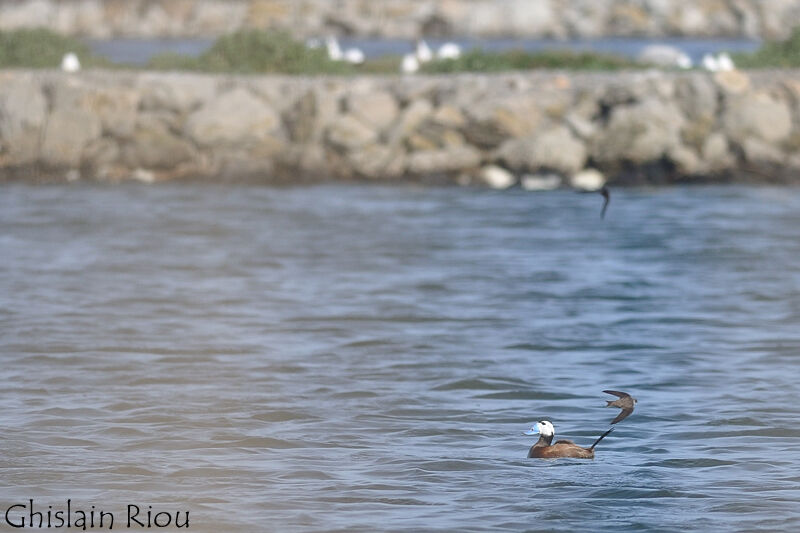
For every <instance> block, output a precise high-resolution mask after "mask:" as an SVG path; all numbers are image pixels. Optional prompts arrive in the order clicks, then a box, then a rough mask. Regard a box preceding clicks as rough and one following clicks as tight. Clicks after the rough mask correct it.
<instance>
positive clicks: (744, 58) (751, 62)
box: [732, 28, 800, 68]
mask: <svg viewBox="0 0 800 533" xmlns="http://www.w3.org/2000/svg"><path fill="white" fill-rule="evenodd" d="M732 55H733V60H734V62H735V63H736V66H737V67H741V68H797V67H800V28H795V30H794V31H793V32H792V34H791V35H790V36H789V38H788V39H785V40H783V41H769V42H766V43H764V44H762V45H761V47H760V48H759V49H758V50H756V51H755V52H752V53H749V54H748V53H739V54H732Z"/></svg>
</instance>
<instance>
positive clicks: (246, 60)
mask: <svg viewBox="0 0 800 533" xmlns="http://www.w3.org/2000/svg"><path fill="white" fill-rule="evenodd" d="M149 66H150V67H151V68H157V69H174V70H199V71H204V72H234V73H237V74H257V73H282V74H346V73H348V72H353V71H354V67H353V66H352V65H350V64H348V63H344V62H341V61H331V60H330V59H329V58H328V53H327V52H326V51H325V49H324V48H317V49H310V48H308V47H306V46H305V45H304V44H303V43H300V42H297V41H295V40H294V39H292V38H291V37H290V36H289V35H288V34H286V33H284V32H281V31H260V30H243V31H238V32H235V33H232V34H230V35H225V36H222V37H220V38H219V39H217V41H216V42H215V43H214V45H213V46H212V47H211V48H210V49H209V50H207V51H206V52H205V53H203V54H202V55H200V56H199V57H196V58H193V57H186V56H181V55H178V54H162V55H159V56H156V57H154V58H153V59H152V60H151V61H150V64H149Z"/></svg>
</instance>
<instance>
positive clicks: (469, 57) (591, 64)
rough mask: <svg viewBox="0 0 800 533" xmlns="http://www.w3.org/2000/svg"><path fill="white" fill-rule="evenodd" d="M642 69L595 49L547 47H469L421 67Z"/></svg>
mask: <svg viewBox="0 0 800 533" xmlns="http://www.w3.org/2000/svg"><path fill="white" fill-rule="evenodd" d="M622 68H642V66H641V65H640V64H637V63H634V62H633V61H631V60H628V59H625V58H623V57H617V56H612V55H608V54H598V53H594V52H571V51H568V50H548V51H543V52H536V53H532V52H525V51H522V50H510V51H508V52H484V51H482V50H471V51H469V52H466V53H465V54H463V55H462V56H461V57H460V58H458V59H447V60H443V61H433V62H431V63H427V64H425V65H424V66H423V69H422V70H423V71H424V72H431V73H444V72H498V71H505V70H531V69H569V70H618V69H622Z"/></svg>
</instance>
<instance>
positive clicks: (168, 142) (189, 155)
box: [123, 116, 197, 169]
mask: <svg viewBox="0 0 800 533" xmlns="http://www.w3.org/2000/svg"><path fill="white" fill-rule="evenodd" d="M196 157H197V153H196V151H195V149H194V148H193V147H192V145H191V144H189V143H188V142H186V141H185V140H184V139H181V138H179V137H177V136H176V135H175V134H173V133H172V132H171V131H170V130H169V129H168V128H167V125H166V123H165V122H164V121H162V120H159V119H158V117H147V116H145V117H142V119H141V120H140V121H139V123H138V124H137V126H136V128H135V130H134V132H133V134H132V135H131V139H130V141H129V142H128V143H127V144H126V146H125V148H124V150H123V161H124V162H125V163H126V164H127V165H128V166H129V167H131V168H136V167H143V168H148V169H173V168H176V167H178V165H180V164H181V163H185V162H187V161H191V160H192V159H194V158H196Z"/></svg>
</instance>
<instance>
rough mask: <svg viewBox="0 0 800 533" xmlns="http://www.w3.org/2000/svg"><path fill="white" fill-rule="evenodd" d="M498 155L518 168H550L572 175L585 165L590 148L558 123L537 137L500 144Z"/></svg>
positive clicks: (536, 169) (530, 169) (510, 140)
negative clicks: (587, 149)
mask: <svg viewBox="0 0 800 533" xmlns="http://www.w3.org/2000/svg"><path fill="white" fill-rule="evenodd" d="M498 157H499V158H500V159H502V160H503V161H505V163H506V164H507V165H508V166H509V167H511V168H513V169H516V170H521V171H529V172H536V171H538V170H540V169H550V170H555V171H558V172H561V173H563V174H567V175H568V174H572V173H574V172H577V171H578V170H580V169H581V168H583V165H584V163H585V162H586V147H585V146H584V144H583V142H581V141H579V140H578V139H576V138H575V137H574V136H573V135H572V133H570V131H569V129H567V128H566V127H565V126H557V127H555V128H553V129H547V130H544V131H542V132H540V133H539V134H537V135H534V136H530V137H524V138H521V139H509V140H508V141H506V142H505V143H503V145H502V146H501V147H500V150H499V151H498Z"/></svg>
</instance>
